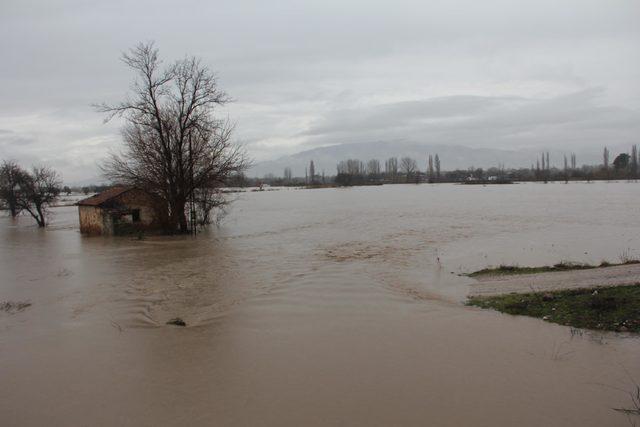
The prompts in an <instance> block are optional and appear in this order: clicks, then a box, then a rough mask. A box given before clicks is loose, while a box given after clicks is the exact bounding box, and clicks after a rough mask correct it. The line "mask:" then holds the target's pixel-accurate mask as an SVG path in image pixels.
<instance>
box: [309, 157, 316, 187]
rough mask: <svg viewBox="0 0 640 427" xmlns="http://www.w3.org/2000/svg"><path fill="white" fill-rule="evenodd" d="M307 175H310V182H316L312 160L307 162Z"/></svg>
mask: <svg viewBox="0 0 640 427" xmlns="http://www.w3.org/2000/svg"><path fill="white" fill-rule="evenodd" d="M309 175H310V176H311V184H315V182H316V167H315V165H314V164H313V160H311V162H309Z"/></svg>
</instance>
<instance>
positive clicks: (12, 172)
mask: <svg viewBox="0 0 640 427" xmlns="http://www.w3.org/2000/svg"><path fill="white" fill-rule="evenodd" d="M26 176H27V172H26V171H24V170H23V169H22V168H21V167H20V166H19V165H18V164H17V163H16V162H14V161H6V160H5V161H4V162H3V163H2V166H0V200H2V201H3V202H4V204H5V205H6V206H7V208H8V209H9V213H10V214H11V216H12V217H13V218H15V217H16V216H18V214H20V210H21V208H20V206H19V204H18V192H19V189H20V185H21V184H23V183H24V180H25V178H26Z"/></svg>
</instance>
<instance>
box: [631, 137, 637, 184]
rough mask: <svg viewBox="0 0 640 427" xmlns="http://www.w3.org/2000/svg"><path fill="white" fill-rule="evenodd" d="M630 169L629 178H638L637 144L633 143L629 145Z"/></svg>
mask: <svg viewBox="0 0 640 427" xmlns="http://www.w3.org/2000/svg"><path fill="white" fill-rule="evenodd" d="M630 167H631V170H630V174H631V177H630V178H631V179H637V178H638V146H637V145H633V146H632V147H631V166H630Z"/></svg>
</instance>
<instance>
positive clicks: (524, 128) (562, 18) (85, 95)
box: [0, 0, 640, 180]
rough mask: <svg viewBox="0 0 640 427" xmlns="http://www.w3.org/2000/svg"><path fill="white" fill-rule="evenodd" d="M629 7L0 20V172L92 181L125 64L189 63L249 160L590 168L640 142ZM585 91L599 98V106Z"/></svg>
mask: <svg viewBox="0 0 640 427" xmlns="http://www.w3.org/2000/svg"><path fill="white" fill-rule="evenodd" d="M639 18H640V3H639V2H637V1H636V0H615V1H612V2H606V1H601V0H567V1H563V2H557V1H552V0H538V1H533V0H531V1H520V2H513V1H507V0H490V1H485V2H478V1H473V0H460V1H455V2H440V1H417V0H413V1H412V0H399V1H397V2H394V3H393V4H391V3H389V2H375V1H373V2H372V1H363V0H357V1H350V2H344V1H337V0H325V1H322V2H321V1H305V2H300V1H294V0H285V1H282V0H281V1H276V2H264V1H258V0H251V1H237V0H236V1H231V0H221V1H216V2H199V1H195V0H188V1H184V2H179V3H176V2H168V1H154V2H151V1H138V2H128V1H113V2H100V1H97V0H89V1H79V0H69V1H57V2H46V1H43V0H41V1H35V0H20V1H18V0H5V1H3V2H2V4H1V5H0V57H2V64H3V66H2V67H0V99H2V102H1V103H0V128H2V129H4V130H6V131H9V132H11V133H6V132H5V133H0V138H1V139H0V155H1V156H2V157H11V158H19V159H24V161H25V162H27V161H29V162H30V161H36V160H38V161H47V162H50V163H52V164H54V165H57V166H58V167H60V168H61V169H63V173H64V175H65V177H70V178H69V179H74V180H75V179H84V178H90V177H92V176H95V174H96V173H97V171H96V170H95V163H96V162H97V161H99V160H100V158H102V157H103V156H104V155H105V153H106V152H107V151H108V150H110V149H117V148H118V147H119V135H118V126H117V125H118V123H114V124H111V125H108V126H105V125H103V124H102V117H101V116H100V115H98V114H95V113H93V112H92V110H91V108H90V107H89V105H90V104H91V103H94V102H99V101H102V100H104V101H115V100H118V99H121V98H122V97H123V96H124V95H125V93H126V90H127V88H128V86H129V82H130V79H131V76H130V75H129V74H128V72H127V70H126V69H125V68H124V67H123V65H122V64H121V63H120V62H119V61H118V57H119V55H120V52H122V51H123V50H126V49H127V48H128V47H131V46H132V45H134V44H136V43H137V42H139V41H146V40H156V42H157V44H158V46H159V47H160V49H161V54H162V55H163V57H165V58H167V60H171V59H174V58H178V57H182V56H183V55H185V54H194V55H198V56H200V57H202V58H203V60H204V61H205V62H206V63H208V64H210V65H211V67H212V68H214V69H215V70H217V71H218V74H219V77H220V83H221V85H222V86H223V88H224V89H225V90H226V91H228V92H229V93H230V94H231V95H232V96H233V97H234V98H235V99H236V100H237V101H236V102H235V103H234V104H232V105H230V106H229V107H228V108H225V109H224V110H222V111H221V113H222V114H224V115H229V116H230V117H231V118H232V119H234V120H236V121H237V124H238V126H237V133H236V136H237V138H238V140H240V141H243V142H244V143H245V144H246V146H247V148H248V149H249V151H250V154H251V155H252V156H254V157H255V158H256V159H257V160H260V159H268V158H277V157H279V156H281V155H284V154H290V153H293V152H296V151H299V150H302V149H305V148H308V147H315V146H321V145H329V144H336V143H342V142H364V143H366V142H370V141H381V140H424V139H429V140H431V139H432V140H437V141H438V143H448V144H459V145H460V144H474V145H476V146H484V147H494V148H504V147H516V148H517V147H521V146H522V147H524V146H526V147H549V146H551V145H557V144H572V145H574V146H575V147H576V149H580V148H584V149H585V150H591V149H593V148H594V147H595V146H599V145H602V144H604V143H612V144H613V143H627V142H629V141H635V138H636V137H635V135H637V134H638V125H637V123H638V110H639V109H640V56H639V55H638V54H637V47H638V45H639V44H640V43H639V42H640V26H638V25H637V21H638V19H639ZM594 88H596V89H594Z"/></svg>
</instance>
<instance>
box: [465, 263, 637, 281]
mask: <svg viewBox="0 0 640 427" xmlns="http://www.w3.org/2000/svg"><path fill="white" fill-rule="evenodd" d="M633 264H640V260H637V259H630V260H625V261H623V262H620V263H610V262H607V261H602V262H601V263H600V264H599V265H592V264H582V263H576V262H560V263H558V264H554V265H544V266H541V267H521V266H519V265H500V266H498V267H488V268H483V269H482V270H478V271H474V272H473V273H469V274H465V276H468V277H480V276H502V275H516V274H535V273H550V272H557V271H571V270H591V269H594V268H607V267H618V266H621V265H633Z"/></svg>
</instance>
